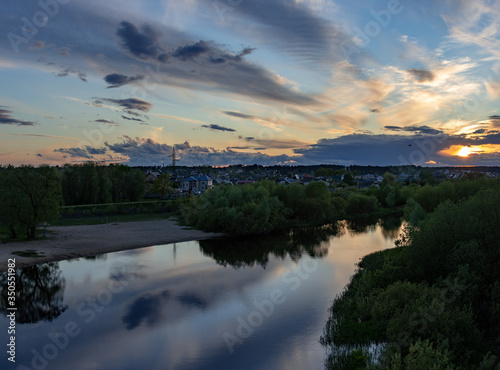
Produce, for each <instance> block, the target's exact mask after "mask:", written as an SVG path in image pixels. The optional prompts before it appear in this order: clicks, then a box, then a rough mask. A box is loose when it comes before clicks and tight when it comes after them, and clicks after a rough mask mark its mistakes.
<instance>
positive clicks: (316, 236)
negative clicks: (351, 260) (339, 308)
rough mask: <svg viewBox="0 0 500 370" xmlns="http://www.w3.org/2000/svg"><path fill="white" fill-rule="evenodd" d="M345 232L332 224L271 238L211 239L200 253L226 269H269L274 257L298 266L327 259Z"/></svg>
mask: <svg viewBox="0 0 500 370" xmlns="http://www.w3.org/2000/svg"><path fill="white" fill-rule="evenodd" d="M341 231H342V230H341V229H339V227H338V225H337V224H332V225H326V226H323V227H309V228H301V229H294V230H291V231H288V232H281V233H276V234H272V235H267V236H255V237H246V238H227V239H207V240H201V241H200V250H201V252H202V253H203V254H204V255H206V256H209V257H211V258H213V259H214V260H215V261H216V262H217V263H218V264H219V265H222V266H228V265H229V266H232V267H234V268H240V267H252V266H255V265H258V266H262V267H264V268H265V267H266V266H267V264H268V262H269V257H270V256H275V257H279V258H281V259H283V258H285V257H287V256H288V257H290V259H292V261H295V262H298V261H299V260H300V258H301V257H302V256H303V255H304V254H307V255H309V256H310V257H313V258H323V257H325V256H326V255H327V254H328V247H329V246H330V244H329V243H328V241H329V239H330V237H332V236H334V235H337V234H338V233H339V232H341ZM221 241H222V242H221Z"/></svg>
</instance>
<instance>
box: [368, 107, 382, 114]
mask: <svg viewBox="0 0 500 370" xmlns="http://www.w3.org/2000/svg"><path fill="white" fill-rule="evenodd" d="M370 112H372V113H380V109H377V108H375V109H370Z"/></svg>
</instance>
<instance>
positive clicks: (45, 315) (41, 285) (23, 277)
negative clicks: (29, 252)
mask: <svg viewBox="0 0 500 370" xmlns="http://www.w3.org/2000/svg"><path fill="white" fill-rule="evenodd" d="M0 284H1V300H0V311H1V312H2V313H4V314H5V315H7V314H8V313H10V311H9V312H8V311H7V304H8V301H7V274H6V273H4V274H2V275H1V277H0ZM64 286H65V280H64V277H63V276H62V273H61V270H60V269H59V264H58V263H57V262H52V263H44V264H41V265H35V266H30V267H25V268H23V269H18V270H16V307H17V311H16V320H17V322H18V323H20V324H26V323H36V322H38V321H52V320H54V319H55V318H57V317H59V315H61V314H62V313H63V312H64V311H65V310H66V309H67V308H68V306H66V305H64V304H63V298H64Z"/></svg>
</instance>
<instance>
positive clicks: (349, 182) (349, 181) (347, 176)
mask: <svg viewBox="0 0 500 370" xmlns="http://www.w3.org/2000/svg"><path fill="white" fill-rule="evenodd" d="M342 181H344V182H345V183H346V184H347V185H349V186H354V185H356V181H355V180H354V177H352V175H351V174H350V173H349V172H347V173H346V174H345V175H344V179H343V180H342Z"/></svg>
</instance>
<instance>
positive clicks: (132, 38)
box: [116, 21, 165, 61]
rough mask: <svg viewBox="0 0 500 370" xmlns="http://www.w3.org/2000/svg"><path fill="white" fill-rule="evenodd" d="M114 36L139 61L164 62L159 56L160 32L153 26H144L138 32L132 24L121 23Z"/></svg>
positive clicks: (160, 49)
mask: <svg viewBox="0 0 500 370" xmlns="http://www.w3.org/2000/svg"><path fill="white" fill-rule="evenodd" d="M116 34H117V35H118V36H119V37H120V38H121V41H122V46H123V47H124V48H125V49H126V50H128V51H129V52H131V53H132V54H133V55H135V56H136V57H138V58H139V59H143V60H145V59H150V58H153V59H157V60H159V61H162V60H165V57H163V56H161V55H160V52H161V51H162V48H161V47H160V45H159V43H158V39H159V37H160V32H159V31H158V30H157V29H156V28H154V27H153V26H151V25H149V24H144V25H142V27H141V29H140V30H139V29H138V28H137V27H136V26H135V25H134V24H132V23H130V22H127V21H122V22H121V23H120V27H119V28H118V30H117V31H116Z"/></svg>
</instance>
